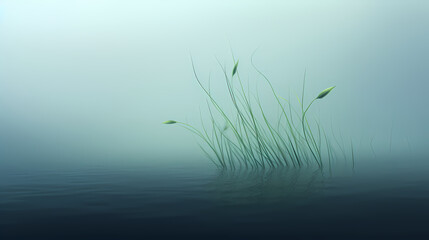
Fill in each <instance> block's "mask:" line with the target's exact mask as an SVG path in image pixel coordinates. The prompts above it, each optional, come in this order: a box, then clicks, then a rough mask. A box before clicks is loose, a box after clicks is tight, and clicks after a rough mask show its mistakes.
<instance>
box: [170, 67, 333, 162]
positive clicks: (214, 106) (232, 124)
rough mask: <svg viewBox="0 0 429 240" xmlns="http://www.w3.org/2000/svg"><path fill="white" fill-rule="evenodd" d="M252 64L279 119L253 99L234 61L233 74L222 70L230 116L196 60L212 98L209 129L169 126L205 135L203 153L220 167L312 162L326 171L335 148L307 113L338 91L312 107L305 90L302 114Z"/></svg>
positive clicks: (301, 103) (202, 136) (224, 69)
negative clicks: (271, 116)
mask: <svg viewBox="0 0 429 240" xmlns="http://www.w3.org/2000/svg"><path fill="white" fill-rule="evenodd" d="M252 66H253V67H254V68H255V70H256V71H257V72H258V73H259V74H260V76H261V77H262V78H263V79H264V80H265V81H266V83H267V84H268V86H269V89H270V90H271V92H272V95H273V97H274V99H275V104H276V105H278V107H279V109H280V113H279V115H278V116H279V117H278V119H276V120H275V121H272V120H271V118H270V117H269V116H268V115H267V113H266V111H264V109H263V107H262V104H261V101H260V98H259V96H258V94H257V93H256V95H251V94H250V92H249V91H246V90H245V87H244V85H243V82H242V80H241V78H240V75H239V71H238V61H236V62H235V61H234V66H233V69H232V71H231V72H230V73H229V71H227V69H226V68H225V67H223V66H221V68H222V71H223V76H224V78H225V83H226V86H227V89H228V93H229V99H230V102H231V104H232V107H233V109H234V112H233V114H229V113H227V112H226V111H225V110H224V108H223V107H221V105H220V103H219V102H218V101H217V100H216V99H215V97H214V96H213V94H212V92H211V90H210V88H207V87H204V85H203V84H202V82H201V81H200V79H199V77H198V75H197V73H196V70H195V65H194V63H193V62H192V68H193V72H194V75H195V78H196V80H197V82H198V84H199V85H200V87H201V88H202V90H203V91H204V93H205V94H206V95H207V97H208V112H209V117H210V121H209V122H210V124H209V125H210V127H207V126H206V125H207V124H206V125H204V124H203V126H202V128H201V129H197V128H196V127H194V126H192V125H190V124H187V123H184V122H178V121H174V120H169V121H166V122H164V124H180V125H181V126H183V127H185V128H186V129H188V130H190V131H191V132H193V133H194V134H196V135H197V136H198V137H200V138H201V139H202V140H203V142H204V144H203V145H200V147H201V149H202V150H203V151H204V153H205V154H206V155H207V156H208V157H209V158H210V159H211V161H212V162H213V163H214V164H215V165H216V166H217V167H219V168H232V169H235V168H237V167H246V168H266V167H277V166H287V167H288V166H292V167H301V166H304V165H312V164H317V165H318V166H319V167H320V168H322V167H323V165H324V162H325V160H324V159H325V158H327V160H328V162H329V164H330V163H331V159H332V158H333V157H334V148H333V147H332V145H331V143H330V141H329V138H328V137H327V136H326V133H325V131H324V130H323V129H322V128H321V126H320V124H319V123H318V122H316V124H310V123H309V121H308V119H307V112H308V110H309V109H310V107H311V105H312V104H313V103H314V102H315V101H316V100H320V99H322V98H324V97H325V96H326V95H328V93H329V92H330V91H332V89H333V88H334V87H330V88H327V89H325V90H323V91H322V92H321V93H320V94H319V95H318V96H317V97H315V98H314V99H313V100H312V102H311V103H310V104H309V105H307V106H304V87H303V91H302V97H301V99H300V100H299V106H300V108H301V109H300V111H297V110H296V109H294V108H293V106H292V105H291V102H290V100H286V99H284V98H282V97H280V96H279V95H278V94H277V92H276V91H275V89H274V87H273V85H272V84H271V82H270V81H269V79H268V78H267V77H266V76H265V75H264V74H263V73H262V72H261V71H259V70H258V69H257V68H256V66H255V65H254V64H253V61H252ZM304 81H305V78H304ZM304 84H305V83H304ZM311 126H313V127H311Z"/></svg>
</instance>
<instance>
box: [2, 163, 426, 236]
mask: <svg viewBox="0 0 429 240" xmlns="http://www.w3.org/2000/svg"><path fill="white" fill-rule="evenodd" d="M428 172H429V164H428V163H427V161H426V160H425V159H420V160H408V159H399V160H391V159H389V160H383V161H381V160H377V161H375V160H374V161H365V162H362V163H361V164H357V165H356V167H355V168H354V169H352V168H350V167H342V168H338V169H334V170H332V171H329V170H325V171H323V172H322V171H319V170H317V169H310V168H307V169H300V170H297V169H277V170H265V171H262V170H260V171H254V170H253V171H252V170H240V171H238V170H236V171H218V170H216V169H213V168H211V167H210V166H209V164H206V163H205V162H204V163H202V164H184V165H179V164H167V165H166V164H164V165H163V164H159V165H156V166H155V165H153V164H152V165H147V164H146V165H145V164H137V163H130V164H123V165H119V164H116V165H112V164H110V165H108V166H106V165H102V164H99V165H88V166H69V167H58V168H54V167H50V168H43V167H39V168H33V169H28V168H26V169H22V168H17V167H3V168H1V169H0V173H1V175H0V180H1V181H0V239H5V240H6V239H177V238H179V239H181V238H184V239H208V238H213V239H286V237H287V239H393V238H395V239H429V228H428V226H429V187H428V186H429V174H428Z"/></svg>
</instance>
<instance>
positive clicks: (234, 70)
mask: <svg viewBox="0 0 429 240" xmlns="http://www.w3.org/2000/svg"><path fill="white" fill-rule="evenodd" d="M237 67H238V60H237V63H235V65H234V68H233V69H232V76H234V75H235V74H236V73H237Z"/></svg>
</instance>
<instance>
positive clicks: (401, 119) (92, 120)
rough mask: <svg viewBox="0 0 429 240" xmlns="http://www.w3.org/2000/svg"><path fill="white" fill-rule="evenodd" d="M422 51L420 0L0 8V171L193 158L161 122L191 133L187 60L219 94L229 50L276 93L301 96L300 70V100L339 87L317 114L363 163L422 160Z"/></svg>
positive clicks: (423, 6)
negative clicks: (367, 158) (366, 159)
mask: <svg viewBox="0 0 429 240" xmlns="http://www.w3.org/2000/svg"><path fill="white" fill-rule="evenodd" d="M428 42H429V2H428V1H424V0H422V1H394V0H380V1H327V0H324V1H219V0H217V1H208V0H207V1H190V0H186V1H185V0H183V1H180V0H178V1H172V0H163V1H159V0H157V1H155V0H154V1H132V0H128V1H119V0H114V1H113V0H112V1H84V0H74V1H55V0H37V1H36V0H34V1H20V0H1V1H0V163H1V164H16V165H20V164H23V163H40V162H48V163H55V162H61V163H67V162H85V161H98V162H101V163H103V162H104V161H110V160H111V161H124V162H126V161H128V160H130V159H134V160H136V161H147V162H149V161H171V160H174V161H182V159H183V161H188V160H189V159H191V160H192V161H194V160H195V161H201V158H204V156H203V154H201V153H200V150H199V148H198V146H197V144H196V143H195V140H196V139H195V138H194V137H193V136H192V135H191V134H190V133H189V132H187V131H185V130H184V129H182V128H180V127H177V126H166V125H162V124H161V122H163V121H165V120H169V119H174V120H180V121H189V122H191V123H198V121H199V114H200V110H199V108H201V109H204V108H205V96H204V95H203V92H202V91H201V89H200V88H199V87H198V84H197V82H196V81H195V79H194V76H193V73H192V66H191V61H190V55H192V57H193V59H194V62H195V65H196V69H197V72H198V74H199V75H200V77H201V80H203V81H204V82H206V81H207V79H208V76H209V74H212V80H211V85H212V87H213V88H214V89H216V91H217V93H216V94H219V96H220V97H221V96H223V94H224V92H222V91H226V88H225V87H224V81H223V78H222V74H221V70H220V68H219V65H218V63H217V61H216V58H218V59H219V61H220V62H222V63H225V64H226V67H227V68H228V69H232V65H233V61H232V56H231V49H232V51H233V53H234V56H235V58H238V59H240V65H239V72H240V75H242V76H243V79H247V78H249V79H250V81H255V82H258V81H259V80H258V79H260V78H258V75H257V73H256V72H255V71H254V70H253V68H252V66H251V64H250V57H251V55H252V53H253V52H254V51H255V49H258V50H257V51H256V53H255V55H254V62H255V64H256V65H257V66H258V67H259V69H260V70H262V71H263V72H264V73H265V74H266V75H267V76H268V77H269V78H270V80H271V81H272V83H273V85H274V86H275V87H276V89H277V91H278V93H279V94H280V95H282V96H285V97H288V96H289V93H291V94H295V93H296V94H300V91H301V86H302V79H303V75H304V71H305V69H306V71H307V80H306V83H307V85H306V86H307V88H306V96H307V102H309V101H310V100H311V99H310V97H314V96H317V94H318V93H319V92H320V91H321V90H323V89H325V88H327V87H330V86H333V85H335V86H337V87H336V88H335V90H334V91H333V92H332V93H331V94H330V95H329V96H328V97H327V98H326V99H323V102H318V103H317V104H316V105H315V106H314V108H313V109H312V111H313V114H314V115H317V116H320V117H321V118H323V119H324V120H326V122H328V123H329V125H330V122H331V121H332V122H333V126H334V128H338V129H340V130H341V132H342V133H343V135H344V136H347V138H348V139H350V138H351V139H353V142H354V144H355V145H356V146H357V147H358V149H361V150H360V151H361V153H362V155H365V154H366V152H365V151H368V150H369V141H370V140H371V139H372V141H373V145H374V149H375V150H376V152H377V154H378V155H380V154H383V153H386V154H387V152H389V151H390V150H389V148H391V149H392V151H390V152H391V153H392V152H393V153H394V154H403V155H407V154H409V153H414V154H419V155H427V149H426V146H427V136H428V134H429V128H428V127H427V125H426V124H427V123H428V121H429V111H428V110H427V103H428V100H427V89H428V87H429V83H428V76H429V67H428V65H429V46H428ZM252 79H253V80H252ZM265 87H266V86H265V85H264V84H263V82H261V81H259V83H258V89H260V91H261V95H264V94H265V95H266V96H267V97H268V96H269V94H270V93H269V91H266V89H265ZM264 89H265V90H264ZM294 96H295V95H292V98H294ZM267 107H269V106H267ZM328 128H330V126H328ZM390 138H391V139H392V141H391V142H390ZM207 162H208V161H207Z"/></svg>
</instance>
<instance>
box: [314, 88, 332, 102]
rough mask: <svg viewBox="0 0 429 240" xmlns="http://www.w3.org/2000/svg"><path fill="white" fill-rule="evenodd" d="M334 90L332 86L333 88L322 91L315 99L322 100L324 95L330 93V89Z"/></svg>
mask: <svg viewBox="0 0 429 240" xmlns="http://www.w3.org/2000/svg"><path fill="white" fill-rule="evenodd" d="M334 88H335V86H333V87H330V88H327V89H325V90H323V91H322V92H321V93H320V94H319V96H317V99H321V98H324V97H325V96H326V95H328V93H329V92H330V91H332V89H334Z"/></svg>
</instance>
